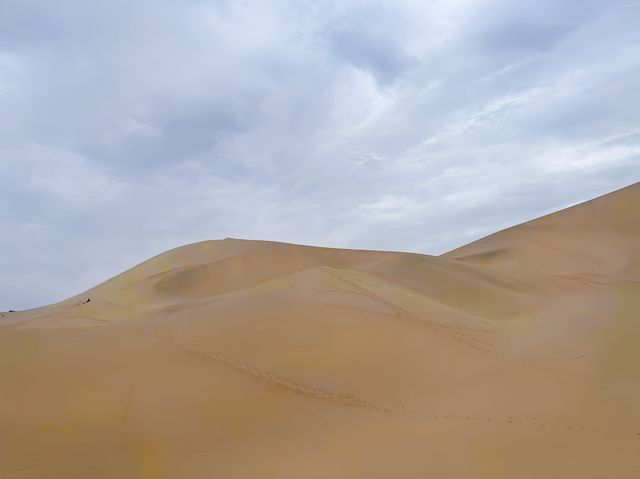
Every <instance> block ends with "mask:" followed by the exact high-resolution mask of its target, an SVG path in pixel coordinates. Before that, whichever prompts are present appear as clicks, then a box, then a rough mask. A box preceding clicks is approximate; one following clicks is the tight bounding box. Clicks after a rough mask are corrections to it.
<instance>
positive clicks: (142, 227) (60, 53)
mask: <svg viewBox="0 0 640 479" xmlns="http://www.w3.org/2000/svg"><path fill="white" fill-rule="evenodd" d="M638 25H640V3H634V2H632V1H616V0H602V1H600V0H579V1H578V0H572V1H567V0H538V1H535V2H521V1H517V0H474V1H470V0H434V1H429V2H425V1H424V0H381V1H375V0H366V1H357V0H340V1H336V0H334V1H320V0H316V1H314V0H260V1H252V0H247V1H242V0H234V1H230V0H229V1H227V0H217V1H216V0H136V1H130V0H126V1H125V0H103V1H100V2H87V1H86V0H57V1H55V2H52V1H49V0H0V310H3V309H4V310H6V309H22V308H28V307H35V306H40V305H44V304H48V303H50V302H53V301H59V300H62V299H65V298H67V297H69V296H72V295H74V294H77V293H80V292H82V291H83V290H86V289H88V288H89V287H92V286H94V285H95V284H97V283H100V282H102V281H103V280H106V279H108V278H109V277H111V276H113V275H115V274H117V273H119V272H121V271H123V270H125V269H127V268H129V267H131V266H133V265H135V264H137V263H139V262H141V261H143V260H145V259H147V258H149V257H151V256H153V255H155V254H158V253H160V252H162V251H165V250H167V249H169V248H172V247H175V246H179V245H182V244H186V243H191V242H195V241H201V240H206V239H218V238H225V237H236V238H248V239H268V240H275V241H285V242H292V243H304V244H312V245H323V246H335V247H350V248H364V249H385V250H400V251H414V252H423V253H429V254H440V253H443V252H445V251H447V250H450V249H452V248H454V247H457V246H460V245H462V244H465V243H468V242H470V241H472V240H474V239H477V238H479V237H482V236H484V235H487V234H489V233H492V232H494V231H497V230H499V229H502V228H505V227H508V226H511V225H513V224H517V223H520V222H523V221H526V220H529V219H532V218H535V217H537V216H540V215H543V214H546V213H549V212H551V211H555V210H558V209H562V208H564V207H567V206H569V205H572V204H576V203H579V202H582V201H585V200H587V199H590V198H593V197H596V196H599V195H601V194H604V193H607V192H609V191H612V190H615V189H617V188H620V187H623V186H626V185H628V184H631V183H634V182H636V181H638V180H640V108H638V105H640V28H638Z"/></svg>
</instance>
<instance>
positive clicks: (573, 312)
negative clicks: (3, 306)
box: [0, 183, 640, 479]
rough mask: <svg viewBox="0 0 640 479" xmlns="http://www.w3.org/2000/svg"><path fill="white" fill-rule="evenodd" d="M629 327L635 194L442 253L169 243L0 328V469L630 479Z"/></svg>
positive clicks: (8, 318) (634, 325)
mask: <svg viewBox="0 0 640 479" xmlns="http://www.w3.org/2000/svg"><path fill="white" fill-rule="evenodd" d="M87 300H89V301H87ZM638 318H640V184H639V183H637V184H634V185H631V186H629V187H627V188H624V189H622V190H619V191H616V192H613V193H611V194H608V195H605V196H602V197H600V198H597V199H594V200H592V201H589V202H586V203H582V204H580V205H577V206H574V207H572V208H569V209H566V210H563V211H560V212H557V213H553V214H551V215H547V216H544V217H542V218H538V219H536V220H533V221H530V222H527V223H524V224H521V225H518V226H515V227H512V228H509V229H506V230H503V231H500V232H498V233H495V234H493V235H491V236H488V237H486V238H483V239H480V240H478V241H476V242H473V243H471V244H469V245H466V246H464V247H462V248H458V249H456V250H454V251H451V252H449V253H447V254H444V255H442V256H429V255H421V254H410V253H396V252H383V251H361V250H344V249H332V248H318V247H310V246H301V245H293V244H284V243H275V242H268V241H249V240H237V239H224V240H219V241H206V242H202V243H196V244H192V245H187V246H183V247H180V248H176V249H173V250H170V251H167V252H166V253H163V254H161V255H159V256H156V257H154V258H152V259H150V260H148V261H146V262H144V263H142V264H140V265H138V266H136V267H134V268H132V269H130V270H128V271H126V272H124V273H122V274H120V275H118V276H116V277H114V278H112V279H111V280H108V281H106V282H105V283H103V284H101V285H98V286H96V287H95V288H92V289H91V290H89V291H87V292H84V293H82V294H81V295H78V296H75V297H73V298H70V299H68V300H66V301H63V302H61V303H57V304H54V305H51V306H47V307H43V308H38V309H34V310H30V311H23V312H15V313H10V314H5V316H4V317H3V318H1V319H0V345H1V347H0V384H1V385H2V394H0V445H1V446H2V447H1V448H0V473H2V474H4V476H5V477H16V478H19V477H29V478H53V477H65V478H87V477H92V478H113V477H118V478H138V477H149V478H163V477H166V478H182V477H189V478H199V477H202V478H205V477H206V478H210V477H221V478H222V477H224V478H254V477H274V478H289V477H290V478H300V477H304V478H315V477H317V478H327V477H335V478H359V477H362V478H368V479H369V478H390V477H393V478H399V479H405V478H406V479H409V478H416V479H417V478H424V477H442V478H445V477H447V478H471V477H473V478H492V479H493V478H500V477H504V478H515V477H517V478H523V479H526V478H540V477H562V478H586V477H594V478H596V477H616V478H637V477H640V460H639V459H638V453H637V452H638V450H640V348H639V347H638V338H640V321H639V320H638Z"/></svg>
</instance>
